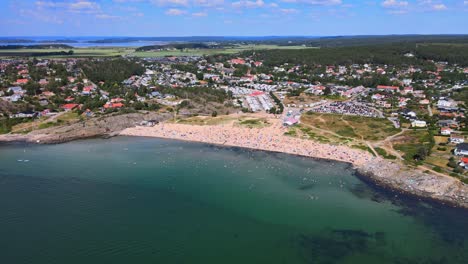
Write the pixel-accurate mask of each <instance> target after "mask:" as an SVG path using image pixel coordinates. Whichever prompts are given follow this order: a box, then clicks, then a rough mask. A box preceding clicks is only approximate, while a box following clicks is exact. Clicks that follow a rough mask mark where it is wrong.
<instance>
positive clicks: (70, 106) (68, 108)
mask: <svg viewBox="0 0 468 264" xmlns="http://www.w3.org/2000/svg"><path fill="white" fill-rule="evenodd" d="M78 107H79V105H78V104H64V105H62V106H61V107H60V108H62V109H63V110H65V111H71V110H73V109H76V108H78Z"/></svg>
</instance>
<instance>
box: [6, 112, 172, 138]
mask: <svg viewBox="0 0 468 264" xmlns="http://www.w3.org/2000/svg"><path fill="white" fill-rule="evenodd" d="M170 116H171V114H169V113H163V114H161V113H154V112H153V113H152V112H148V113H132V114H124V115H115V116H105V117H96V118H91V119H89V120H86V121H81V122H77V123H73V124H68V125H63V126H56V127H50V128H46V129H40V130H34V131H31V132H29V133H27V134H4V135H0V142H28V143H39V144H54V143H64V142H68V141H72V140H78V139H85V138H93V137H111V136H116V135H118V134H119V133H120V131H122V130H123V129H125V128H128V127H134V126H135V124H137V123H139V122H141V121H142V120H157V121H164V120H167V119H168V118H170Z"/></svg>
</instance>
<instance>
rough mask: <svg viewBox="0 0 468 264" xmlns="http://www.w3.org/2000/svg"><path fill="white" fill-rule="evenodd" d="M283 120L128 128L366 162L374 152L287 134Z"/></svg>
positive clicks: (156, 134)
mask: <svg viewBox="0 0 468 264" xmlns="http://www.w3.org/2000/svg"><path fill="white" fill-rule="evenodd" d="M285 132H286V129H285V128H284V127H283V126H282V125H281V124H280V123H277V124H273V125H271V126H269V127H263V128H247V127H242V126H238V125H237V126H236V125H235V124H227V125H226V124H225V125H214V126H197V125H185V124H175V123H161V124H158V125H156V126H154V127H134V128H128V129H126V130H124V131H123V132H122V133H121V134H122V135H127V136H150V137H159V138H168V139H178V140H186V141H196V142H204V143H210V144H219V145H226V146H236V147H244V148H251V149H258V150H265V151H275V152H283V153H288V154H294V155H301V156H307V157H314V158H323V159H330V160H337V161H343V162H348V163H352V164H353V165H357V166H359V165H362V164H364V163H366V162H369V161H370V160H371V159H372V158H373V156H372V155H371V154H370V153H367V152H364V151H361V150H357V149H352V148H349V147H347V146H335V145H328V144H322V143H318V142H314V141H312V140H307V139H300V138H295V137H291V136H287V135H284V133H285Z"/></svg>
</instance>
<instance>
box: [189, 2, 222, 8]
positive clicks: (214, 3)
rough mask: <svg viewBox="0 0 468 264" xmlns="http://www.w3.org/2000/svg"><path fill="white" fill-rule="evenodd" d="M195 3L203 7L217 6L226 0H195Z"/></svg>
mask: <svg viewBox="0 0 468 264" xmlns="http://www.w3.org/2000/svg"><path fill="white" fill-rule="evenodd" d="M193 4H194V5H196V6H203V7H217V6H222V5H223V4H224V0H195V1H194V3H193Z"/></svg>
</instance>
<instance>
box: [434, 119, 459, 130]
mask: <svg viewBox="0 0 468 264" xmlns="http://www.w3.org/2000/svg"><path fill="white" fill-rule="evenodd" d="M437 125H438V126H439V127H451V128H458V122H457V121H455V120H451V119H448V120H439V121H437Z"/></svg>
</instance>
